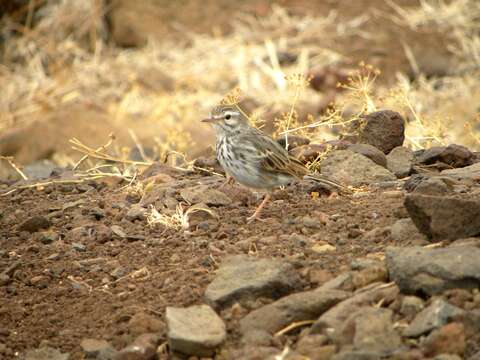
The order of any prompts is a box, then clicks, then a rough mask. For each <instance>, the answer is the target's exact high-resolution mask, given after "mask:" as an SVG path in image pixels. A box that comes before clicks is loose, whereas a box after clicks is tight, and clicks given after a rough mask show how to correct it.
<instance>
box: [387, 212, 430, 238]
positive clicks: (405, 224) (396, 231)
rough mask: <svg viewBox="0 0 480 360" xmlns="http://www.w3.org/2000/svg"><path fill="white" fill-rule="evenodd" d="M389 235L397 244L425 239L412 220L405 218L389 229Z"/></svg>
mask: <svg viewBox="0 0 480 360" xmlns="http://www.w3.org/2000/svg"><path fill="white" fill-rule="evenodd" d="M390 235H391V237H392V239H393V240H395V241H396V242H399V243H408V242H411V241H412V240H417V239H421V240H423V239H426V236H425V235H423V234H421V233H420V231H418V229H417V227H416V226H415V224H414V223H413V221H412V219H410V218H405V219H399V220H397V221H395V223H394V224H393V225H392V226H391V227H390Z"/></svg>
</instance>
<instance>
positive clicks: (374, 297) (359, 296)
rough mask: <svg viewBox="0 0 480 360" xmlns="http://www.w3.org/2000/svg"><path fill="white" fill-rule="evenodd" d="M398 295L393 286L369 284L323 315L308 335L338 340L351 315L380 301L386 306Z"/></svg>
mask: <svg viewBox="0 0 480 360" xmlns="http://www.w3.org/2000/svg"><path fill="white" fill-rule="evenodd" d="M398 293H399V289H398V287H397V286H396V285H394V284H371V285H370V286H369V287H367V288H364V289H361V290H360V291H358V292H357V293H355V294H354V295H353V296H352V297H350V298H348V299H346V300H344V301H342V302H340V303H338V304H337V305H335V306H334V307H332V308H331V309H330V310H328V311H326V312H325V313H323V314H322V315H321V316H320V317H319V318H318V319H317V321H315V323H314V324H313V325H312V327H311V328H310V333H311V334H319V333H323V332H326V333H327V335H328V336H329V337H330V338H331V339H334V340H338V338H339V337H340V335H341V330H342V327H343V325H344V323H345V321H346V320H347V319H348V318H349V316H350V315H351V314H352V313H354V312H355V311H357V310H358V309H360V308H362V307H364V306H369V305H370V304H373V303H377V302H378V301H380V300H382V301H383V302H384V303H385V304H388V303H390V302H392V301H393V300H394V299H395V298H396V297H397V295H398Z"/></svg>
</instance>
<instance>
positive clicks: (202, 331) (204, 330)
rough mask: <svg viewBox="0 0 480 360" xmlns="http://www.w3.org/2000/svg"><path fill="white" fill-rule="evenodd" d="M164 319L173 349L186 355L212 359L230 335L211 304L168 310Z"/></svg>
mask: <svg viewBox="0 0 480 360" xmlns="http://www.w3.org/2000/svg"><path fill="white" fill-rule="evenodd" d="M165 320H166V323H167V328H168V332H167V337H168V343H169V346H170V349H171V350H172V351H177V352H180V353H183V354H186V355H195V356H200V357H201V356H212V355H213V354H214V353H215V350H216V349H217V348H218V347H219V346H220V345H221V344H222V343H223V342H224V341H225V338H226V335H227V334H226V328H225V324H224V323H223V321H222V319H221V318H220V317H219V316H218V315H217V314H216V313H215V311H214V310H213V309H212V308H211V307H209V306H208V305H195V306H190V307H188V308H174V307H167V309H166V314H165Z"/></svg>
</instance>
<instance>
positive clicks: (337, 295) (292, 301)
mask: <svg viewBox="0 0 480 360" xmlns="http://www.w3.org/2000/svg"><path fill="white" fill-rule="evenodd" d="M348 296H349V293H347V292H345V291H339V290H323V289H322V288H318V289H315V290H311V291H305V292H301V293H298V294H292V295H289V296H285V297H283V298H281V299H280V300H277V301H275V302H274V303H272V304H269V305H265V306H263V307H261V308H259V309H257V310H254V311H252V312H251V313H250V314H248V315H247V316H245V317H244V318H243V319H242V320H241V321H240V329H241V331H242V333H244V334H246V333H247V332H250V331H252V330H264V331H268V332H270V333H274V332H277V331H279V330H280V329H282V328H284V327H286V326H287V325H289V324H291V323H292V322H296V321H302V320H310V319H316V318H318V317H319V316H320V315H321V314H323V313H324V312H325V311H327V310H328V309H330V308H331V307H332V306H334V305H336V304H337V303H339V302H340V301H343V300H345V299H347V298H348Z"/></svg>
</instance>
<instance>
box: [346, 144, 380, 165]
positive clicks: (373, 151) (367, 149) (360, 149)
mask: <svg viewBox="0 0 480 360" xmlns="http://www.w3.org/2000/svg"><path fill="white" fill-rule="evenodd" d="M347 149H348V150H350V151H353V152H355V153H357V154H360V155H363V156H366V157H367V158H369V159H370V160H372V161H373V162H374V163H375V164H377V165H380V166H382V167H387V157H386V156H385V154H384V153H383V152H382V151H380V150H378V149H377V148H376V147H375V146H372V145H369V144H352V145H350V146H349V147H348V148H347Z"/></svg>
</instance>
